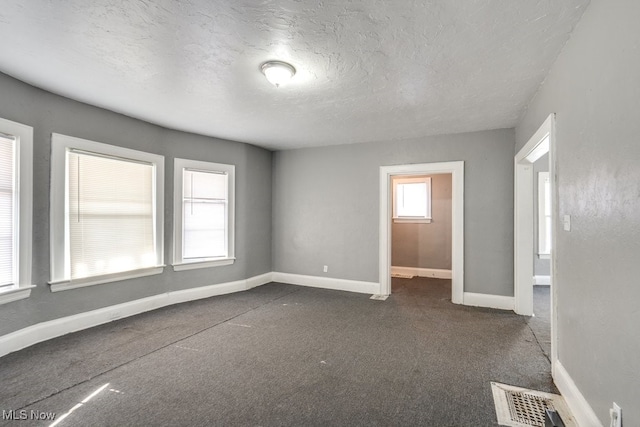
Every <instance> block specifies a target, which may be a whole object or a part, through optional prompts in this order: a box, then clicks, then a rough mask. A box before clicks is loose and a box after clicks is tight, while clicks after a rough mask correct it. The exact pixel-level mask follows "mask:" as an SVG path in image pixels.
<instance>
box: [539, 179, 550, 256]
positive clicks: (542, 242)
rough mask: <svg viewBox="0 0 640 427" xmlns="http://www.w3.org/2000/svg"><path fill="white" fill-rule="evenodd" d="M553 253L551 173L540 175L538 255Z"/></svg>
mask: <svg viewBox="0 0 640 427" xmlns="http://www.w3.org/2000/svg"><path fill="white" fill-rule="evenodd" d="M550 253H551V182H550V180H549V172H539V173H538V254H539V255H549V254H550Z"/></svg>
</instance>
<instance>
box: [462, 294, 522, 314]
mask: <svg viewBox="0 0 640 427" xmlns="http://www.w3.org/2000/svg"><path fill="white" fill-rule="evenodd" d="M463 304H464V305H470V306H473V307H487V308H498V309H500V310H513V309H514V308H515V299H514V298H513V297H505V296H502V295H489V294H476V293H472V292H465V293H464V297H463Z"/></svg>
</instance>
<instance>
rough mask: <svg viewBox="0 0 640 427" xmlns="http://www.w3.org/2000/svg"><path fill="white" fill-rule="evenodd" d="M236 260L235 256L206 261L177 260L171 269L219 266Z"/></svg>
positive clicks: (181, 269) (182, 269)
mask: <svg viewBox="0 0 640 427" xmlns="http://www.w3.org/2000/svg"><path fill="white" fill-rule="evenodd" d="M234 262H236V259H235V258H221V259H216V260H207V261H194V262H177V263H174V264H173V271H184V270H195V269H197V268H209V267H221V266H223V265H231V264H233V263H234Z"/></svg>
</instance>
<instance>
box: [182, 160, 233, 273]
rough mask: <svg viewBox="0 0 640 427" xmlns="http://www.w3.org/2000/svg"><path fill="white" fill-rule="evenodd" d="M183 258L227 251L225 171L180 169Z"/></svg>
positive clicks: (217, 255)
mask: <svg viewBox="0 0 640 427" xmlns="http://www.w3.org/2000/svg"><path fill="white" fill-rule="evenodd" d="M182 178H183V180H182V182H183V191H182V194H183V203H182V209H183V211H182V213H183V216H182V235H183V239H182V245H183V246H182V254H183V255H182V256H183V259H185V260H187V259H198V258H219V257H226V256H227V255H228V247H227V241H228V239H227V212H228V194H227V193H228V175H227V174H226V173H222V172H219V173H218V172H210V171H199V170H193V169H183V177H182Z"/></svg>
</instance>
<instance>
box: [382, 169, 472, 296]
mask: <svg viewBox="0 0 640 427" xmlns="http://www.w3.org/2000/svg"><path fill="white" fill-rule="evenodd" d="M443 173H449V174H451V185H452V195H451V216H452V218H451V219H452V221H451V301H452V302H453V303H455V304H462V303H463V297H464V162H463V161H455V162H441V163H422V164H413V165H395V166H381V167H380V246H379V249H380V256H379V274H380V276H379V277H380V294H381V295H390V294H391V212H392V199H393V197H392V196H393V194H392V187H391V177H393V176H402V175H435V174H443Z"/></svg>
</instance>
